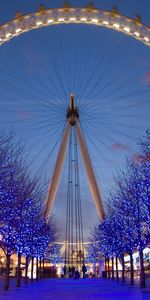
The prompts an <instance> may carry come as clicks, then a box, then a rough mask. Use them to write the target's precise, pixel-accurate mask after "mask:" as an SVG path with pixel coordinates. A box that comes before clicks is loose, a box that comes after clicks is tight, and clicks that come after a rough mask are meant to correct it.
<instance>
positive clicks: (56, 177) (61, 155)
mask: <svg viewBox="0 0 150 300" xmlns="http://www.w3.org/2000/svg"><path fill="white" fill-rule="evenodd" d="M70 128H71V125H70V123H69V122H67V126H66V128H65V132H64V135H63V138H62V142H61V144H60V148H59V152H58V155H57V159H56V163H55V168H54V171H53V176H52V179H51V182H50V185H49V189H48V195H47V199H46V206H45V212H44V215H45V218H46V219H48V218H49V216H50V213H51V210H52V207H53V204H54V201H55V197H56V193H57V190H58V186H59V182H60V176H61V172H62V168H63V164H64V160H65V156H66V149H67V142H68V138H69V135H70Z"/></svg>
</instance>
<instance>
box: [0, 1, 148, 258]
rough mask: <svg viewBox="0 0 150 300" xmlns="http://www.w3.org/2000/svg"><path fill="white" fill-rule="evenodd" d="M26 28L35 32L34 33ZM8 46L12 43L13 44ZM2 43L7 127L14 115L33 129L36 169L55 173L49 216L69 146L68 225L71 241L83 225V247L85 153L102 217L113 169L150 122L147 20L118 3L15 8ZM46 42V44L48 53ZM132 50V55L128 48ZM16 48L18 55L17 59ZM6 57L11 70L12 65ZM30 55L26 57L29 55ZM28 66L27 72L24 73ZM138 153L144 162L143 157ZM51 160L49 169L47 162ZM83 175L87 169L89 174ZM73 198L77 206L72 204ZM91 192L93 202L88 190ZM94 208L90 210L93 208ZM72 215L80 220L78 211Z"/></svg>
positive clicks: (0, 31)
mask: <svg viewBox="0 0 150 300" xmlns="http://www.w3.org/2000/svg"><path fill="white" fill-rule="evenodd" d="M67 24H68V26H67V27H66V25H67ZM56 25H57V26H56ZM58 25H59V26H58ZM45 27H46V28H45ZM84 27H85V28H86V30H85V31H84ZM59 28H60V29H59ZM66 28H69V30H68V31H67V29H66ZM76 28H78V31H76ZM91 28H92V29H91ZM35 29H38V32H39V35H38V34H37V35H36V34H35V33H34V30H35ZM49 29H50V31H48V30H49ZM108 29H109V30H108ZM53 30H54V31H53ZM28 32H29V33H28ZM44 32H45V33H44ZM27 33H28V35H30V34H31V35H30V36H29V39H28V35H27ZM108 33H109V35H108ZM44 34H45V35H44ZM122 34H123V35H122ZM54 36H55V39H54ZM16 37H18V39H17V41H18V42H17V41H16ZM118 37H120V40H119V38H118ZM124 37H126V39H125V38H124ZM108 38H109V39H110V41H109V42H108ZM132 38H133V40H132ZM135 40H136V41H135ZM126 41H127V42H128V41H129V43H131V46H129V45H127V44H128V43H127V42H126ZM8 42H9V43H10V44H8V45H7V43H8ZM17 43H18V46H17V47H18V49H17V51H16V49H15V47H16V44H17ZM31 44H32V47H31V46H30V45H31ZM0 45H1V47H0V51H1V53H2V56H1V62H2V67H1V72H2V73H3V79H2V82H1V85H2V87H1V92H0V94H1V95H0V96H1V99H2V100H1V102H2V111H3V114H4V117H3V118H2V123H3V124H5V120H4V119H7V122H6V123H7V124H9V125H10V124H16V128H17V130H18V131H19V130H20V132H22V130H23V132H24V130H25V136H26V140H27V143H28V142H29V148H30V151H31V153H32V158H31V157H30V161H32V162H33V166H34V168H36V167H37V165H38V169H40V172H43V170H44V168H47V174H49V169H51V181H50V187H49V192H48V196H47V205H46V211H45V213H46V216H48V215H49V213H50V212H51V210H52V207H53V203H54V200H55V199H56V198H57V194H59V182H60V180H61V174H62V172H65V171H62V170H63V165H64V161H65V156H66V152H67V151H68V156H67V157H68V158H67V160H68V162H67V163H68V167H67V168H66V169H67V171H66V173H64V175H63V176H62V177H64V178H67V179H64V180H66V186H67V184H68V182H69V185H68V188H67V191H66V190H65V188H64V186H65V184H63V183H60V190H61V193H63V197H64V194H65V193H67V192H68V196H67V204H66V206H67V215H68V217H67V218H68V219H67V223H66V227H69V233H68V232H67V233H66V240H70V241H71V242H72V244H73V242H74V241H73V240H71V236H72V235H73V234H74V229H73V223H74V222H75V223H76V226H77V229H76V233H75V234H76V244H77V240H81V242H80V243H79V245H77V250H78V251H79V250H82V251H83V232H82V226H83V224H82V220H81V219H82V209H81V198H82V197H81V195H80V190H79V189H80V188H81V187H80V185H81V184H79V171H80V168H79V167H80V165H81V158H82V160H83V165H84V166H85V170H86V175H87V179H88V183H89V190H90V192H91V195H92V198H93V200H94V203H95V206H96V210H97V214H98V216H99V218H101V219H103V218H104V215H105V212H104V207H103V200H102V199H103V193H102V196H101V188H100V186H101V182H102V185H103V182H105V185H107V181H109V180H108V178H109V172H111V170H112V172H113V171H114V169H115V168H114V165H116V161H118V160H119V161H120V162H122V153H121V155H120V152H119V151H122V152H123V154H124V153H126V152H128V150H129V149H130V150H132V147H133V145H132V144H136V141H137V139H136V138H138V137H139V135H138V134H139V133H138V134H137V130H138V128H140V134H142V132H143V133H144V130H145V129H146V128H147V127H148V122H149V121H148V120H149V116H148V110H149V109H150V104H149V95H150V89H149V85H150V76H149V74H150V72H149V67H150V60H148V57H149V51H150V50H149V47H150V28H149V27H148V26H146V25H144V24H142V22H141V19H140V17H139V16H138V17H136V18H135V19H132V18H129V17H126V16H124V15H122V14H120V12H119V11H118V10H117V8H114V9H113V10H112V11H104V10H99V9H96V8H95V7H94V6H92V5H89V6H87V7H85V8H75V7H71V6H69V5H65V6H64V7H62V8H57V9H46V8H45V7H44V6H40V8H39V10H38V11H37V12H34V13H31V14H28V15H22V14H20V13H17V14H16V17H15V19H13V20H11V21H10V22H8V23H6V24H3V25H1V26H0ZM22 45H23V46H22ZM39 45H40V47H39ZM137 45H138V46H137ZM139 45H140V48H139V50H138V47H139ZM26 47H27V48H26ZM38 47H39V48H38ZM41 47H42V50H41ZM132 47H133V48H132ZM44 48H47V49H48V52H47V53H46V55H45V53H44V51H43V49H44ZM129 48H131V53H128V52H127V51H128V49H129ZM12 49H13V53H14V52H16V53H17V54H16V55H18V57H16V56H15V60H14V59H13V56H14V54H12ZM37 49H39V53H38V50H37ZM132 49H133V50H132ZM141 50H142V51H141ZM6 53H7V55H6ZM37 53H38V55H37ZM141 53H142V54H141ZM5 55H6V56H7V60H8V62H7V63H8V64H9V68H8V70H6V69H5V66H6V58H5ZM24 55H26V57H27V58H26V60H24V61H22V58H23V57H24ZM3 58H5V59H4V61H2V60H3ZM48 59H50V68H49V66H48V62H49V60H48ZM17 61H19V63H20V67H18V63H17V67H16V62H17ZM26 61H28V65H27V64H26ZM11 69H12V71H11ZM3 70H4V71H3ZM20 70H21V71H20ZM22 70H25V71H24V72H25V73H26V76H24V74H23V71H22ZM5 72H6V75H7V76H8V79H7V80H6V79H5V78H4V77H5ZM13 72H14V73H13ZM13 77H14V78H13ZM48 80H49V81H48ZM16 82H17V85H16ZM22 92H24V93H25V95H24V96H23V94H22ZM13 93H14V94H13ZM18 124H19V125H18ZM136 134H137V136H136ZM44 137H46V138H45V140H44ZM106 137H107V138H106ZM129 141H131V144H130V145H129ZM77 144H78V145H79V148H80V151H79V153H78V152H77ZM67 147H68V150H67ZM47 149H48V150H47ZM134 151H135V150H134ZM113 152H115V157H113ZM69 153H70V154H69ZM80 153H81V155H80ZM133 156H134V158H135V159H138V157H137V154H136V153H133ZM50 157H51V160H52V162H51V165H49V164H48V159H49V158H50ZM102 161H103V164H102V165H101V162H102ZM72 165H73V167H72ZM83 165H82V167H81V168H82V169H83ZM50 166H51V167H50ZM64 169H65V168H64ZM41 170H42V171H41ZM81 172H83V173H84V171H83V170H81ZM66 174H69V175H66ZM48 176H49V175H48ZM67 176H68V177H67ZM80 177H82V174H81V175H80ZM83 177H84V175H83ZM101 179H102V180H101ZM73 186H74V187H73ZM74 189H75V190H76V191H74ZM83 193H84V192H83ZM81 194H82V193H81ZM82 196H83V195H82ZM59 197H60V198H62V196H59ZM73 197H74V204H71V199H72V198H73ZM83 197H84V198H86V195H84V196H83ZM75 198H76V200H75ZM59 204H60V202H59ZM75 207H76V208H77V212H75ZM86 209H87V211H88V205H87V208H86ZM74 213H75V214H76V216H73V214H74ZM89 215H90V214H89ZM69 224H70V225H69ZM78 224H79V225H78ZM77 235H79V236H77ZM68 247H70V249H69V250H67V251H68V253H69V251H73V248H71V246H70V242H68ZM81 248H82V249H81ZM66 255H67V254H66ZM72 259H73V258H72Z"/></svg>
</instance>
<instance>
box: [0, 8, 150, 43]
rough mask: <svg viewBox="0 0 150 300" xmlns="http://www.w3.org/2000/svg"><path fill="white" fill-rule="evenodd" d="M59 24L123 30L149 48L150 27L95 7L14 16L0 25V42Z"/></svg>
mask: <svg viewBox="0 0 150 300" xmlns="http://www.w3.org/2000/svg"><path fill="white" fill-rule="evenodd" d="M58 24H90V25H96V26H102V27H106V28H109V29H113V30H115V31H118V32H122V33H124V34H126V35H128V36H131V37H133V38H134V39H136V40H138V41H140V42H141V43H143V44H145V45H146V46H149V47H150V27H148V26H146V25H144V24H143V23H141V21H140V20H138V19H132V18H129V17H127V16H124V15H122V14H120V13H119V12H113V11H106V10H100V9H96V8H90V9H89V8H73V7H68V8H53V9H51V8H50V9H42V10H40V11H38V12H33V13H31V14H27V15H21V14H19V15H17V16H16V17H15V18H14V19H13V20H11V21H9V22H7V23H5V24H2V25H0V45H2V44H4V43H6V42H8V41H10V40H11V39H12V38H14V37H17V36H19V35H21V34H23V33H25V32H29V31H31V30H34V29H38V28H41V27H45V26H52V25H58Z"/></svg>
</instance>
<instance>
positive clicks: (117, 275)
mask: <svg viewBox="0 0 150 300" xmlns="http://www.w3.org/2000/svg"><path fill="white" fill-rule="evenodd" d="M116 280H119V274H118V257H117V256H116Z"/></svg>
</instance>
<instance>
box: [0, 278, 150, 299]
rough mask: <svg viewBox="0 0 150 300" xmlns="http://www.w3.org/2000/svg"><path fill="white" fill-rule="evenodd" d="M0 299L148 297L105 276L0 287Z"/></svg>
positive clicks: (145, 293) (146, 291)
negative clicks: (8, 288) (18, 286)
mask: <svg viewBox="0 0 150 300" xmlns="http://www.w3.org/2000/svg"><path fill="white" fill-rule="evenodd" d="M0 299H1V300H134V299H135V300H150V289H145V290H141V289H140V288H138V287H131V286H129V285H128V284H121V283H117V282H115V281H112V280H108V279H80V280H74V279H45V280H41V281H39V282H35V283H33V284H29V285H28V286H25V285H22V287H21V288H15V287H11V289H10V290H9V291H3V290H1V291H0Z"/></svg>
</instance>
